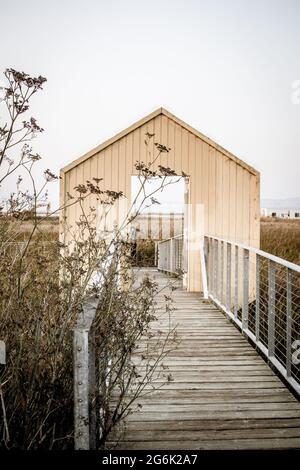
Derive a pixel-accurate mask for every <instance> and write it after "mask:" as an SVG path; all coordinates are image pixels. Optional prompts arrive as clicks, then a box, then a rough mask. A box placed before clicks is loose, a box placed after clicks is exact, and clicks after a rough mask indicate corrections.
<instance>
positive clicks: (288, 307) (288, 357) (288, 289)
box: [286, 269, 292, 377]
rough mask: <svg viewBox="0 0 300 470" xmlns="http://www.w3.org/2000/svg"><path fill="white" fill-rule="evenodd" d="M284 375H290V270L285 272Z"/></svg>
mask: <svg viewBox="0 0 300 470" xmlns="http://www.w3.org/2000/svg"><path fill="white" fill-rule="evenodd" d="M286 375H287V377H291V375H292V272H291V270H290V269H287V272H286Z"/></svg>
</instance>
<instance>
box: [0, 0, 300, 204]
mask: <svg viewBox="0 0 300 470" xmlns="http://www.w3.org/2000/svg"><path fill="white" fill-rule="evenodd" d="M0 4H1V28H0V44H1V55H0V66H1V67H0V68H1V70H4V69H5V68H6V67H14V68H16V69H21V70H24V71H25V72H28V73H30V74H42V75H44V76H46V77H47V79H48V83H47V84H46V85H45V89H44V91H43V92H42V93H41V94H40V95H37V97H36V99H35V101H34V106H33V111H32V113H33V115H34V116H35V117H36V118H38V121H39V123H40V124H41V125H42V127H44V128H45V133H44V134H43V135H42V136H41V137H40V138H39V140H38V141H36V142H35V149H36V150H37V151H39V152H41V153H42V154H43V156H44V160H43V161H42V162H41V168H51V169H52V170H54V171H57V170H58V169H59V168H60V167H61V166H63V165H65V164H66V163H68V162H70V161H71V160H73V159H75V158H76V157H78V156H80V155H81V154H82V153H84V152H86V151H88V150H90V149H91V148H92V147H94V146H95V145H97V144H99V143H100V142H102V141H103V140H105V139H107V138H108V137H110V136H112V135H114V134H115V133H116V132H118V131H120V130H122V129H123V128H124V127H126V126H128V125H130V124H131V123H132V122H134V121H136V120H137V119H139V118H141V117H143V116H144V115H146V114H148V113H150V112H151V111H153V110H154V109H156V108H157V107H159V106H164V107H165V108H167V109H168V110H170V111H171V112H173V113H174V114H176V115H177V116H178V117H180V118H181V119H183V120H185V121H187V122H188V123H189V124H191V125H192V126H193V127H196V128H197V129H199V130H200V131H201V132H203V133H204V134H206V135H207V136H209V137H211V138H212V139H214V140H216V141H217V142H218V143H219V144H221V145H222V146H224V147H225V148H227V149H228V150H230V151H232V152H233V153H235V154H236V155H237V156H239V157H240V158H242V159H243V160H245V161H246V162H248V163H249V164H251V165H253V166H254V167H256V168H257V169H258V170H260V171H261V173H262V187H261V195H262V197H263V198H284V197H297V196H300V190H299V175H300V163H299V157H300V132H299V126H300V99H298V98H300V93H299V95H298V94H297V92H298V89H300V82H299V83H297V82H296V81H297V80H300V55H299V44H300V27H299V24H300V1H299V0H280V1H279V0H226V1H225V0H151V1H145V0H138V1H137V0H126V1H124V0H123V1H118V0H110V1H107V0H106V1H104V0H85V1H77V0H72V1H71V0H59V1H58V0H51V1H47V2H46V1H37V0H27V1H20V0H14V1H13V2H4V1H3V0H0ZM293 84H294V86H295V87H296V89H294V90H293V88H292V87H293ZM293 92H294V95H292V94H293ZM298 102H299V103H298ZM50 195H51V198H52V200H53V201H55V202H56V201H57V199H58V198H57V195H58V185H53V186H52V188H51V192H50Z"/></svg>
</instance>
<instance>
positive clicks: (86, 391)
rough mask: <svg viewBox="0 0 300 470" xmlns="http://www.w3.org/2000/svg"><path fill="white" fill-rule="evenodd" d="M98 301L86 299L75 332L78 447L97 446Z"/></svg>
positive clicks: (75, 423) (75, 439) (88, 447)
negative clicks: (96, 321)
mask: <svg viewBox="0 0 300 470" xmlns="http://www.w3.org/2000/svg"><path fill="white" fill-rule="evenodd" d="M97 303H98V300H97V299H95V298H94V297H93V298H92V299H90V300H87V301H86V303H85V304H84V305H83V308H82V311H81V312H80V314H79V315H78V319H77V324H76V326H75V328H74V333H73V370H74V445H75V449H76V450H89V449H93V448H95V447H96V411H95V397H96V390H95V388H96V383H95V349H94V346H95V341H94V331H93V328H92V324H93V320H94V317H95V313H96V308H97Z"/></svg>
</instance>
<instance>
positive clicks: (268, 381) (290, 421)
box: [109, 271, 300, 450]
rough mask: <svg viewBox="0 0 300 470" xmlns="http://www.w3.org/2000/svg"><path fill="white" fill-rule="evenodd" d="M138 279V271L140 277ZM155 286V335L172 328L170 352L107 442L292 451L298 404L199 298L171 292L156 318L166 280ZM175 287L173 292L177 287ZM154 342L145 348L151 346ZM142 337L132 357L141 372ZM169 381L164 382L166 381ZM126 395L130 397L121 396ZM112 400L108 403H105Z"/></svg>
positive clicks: (297, 435)
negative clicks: (169, 306)
mask: <svg viewBox="0 0 300 470" xmlns="http://www.w3.org/2000/svg"><path fill="white" fill-rule="evenodd" d="M144 272H145V271H144ZM150 275H151V276H153V277H155V280H156V281H158V284H159V286H160V288H161V289H162V290H161V293H160V294H159V300H158V302H157V307H156V316H157V320H156V321H155V322H153V323H152V326H151V331H152V332H153V333H157V335H159V333H160V332H162V333H164V334H165V333H167V332H168V331H170V325H171V327H176V331H177V334H178V338H179V343H178V345H177V346H176V347H175V348H173V349H172V350H171V351H170V353H169V354H168V356H167V357H166V358H165V359H164V361H163V363H164V366H167V370H165V371H163V372H164V374H165V375H164V376H163V375H162V373H163V372H160V374H159V371H157V372H158V376H156V380H155V382H154V383H153V384H152V385H154V386H155V387H158V388H159V389H158V390H155V391H153V390H152V388H153V387H152V385H147V386H146V387H145V390H144V394H143V396H141V397H140V398H139V400H138V402H139V403H140V405H141V406H142V408H141V410H139V411H136V412H135V411H134V412H133V413H132V414H131V415H129V416H128V417H127V423H126V428H125V432H124V433H123V434H122V435H120V436H117V439H116V436H115V435H112V436H110V439H111V442H110V443H109V445H112V446H114V445H115V441H116V440H118V442H119V443H118V446H117V447H118V448H119V449H146V450H147V449H162V450H164V449H166V450H173V449H174V450H176V449H182V448H185V449H190V450H192V449H286V448H298V447H300V405H299V402H298V400H297V399H296V398H295V397H294V396H293V395H292V394H291V393H290V392H289V391H288V390H287V388H286V386H285V385H284V383H283V382H282V381H281V380H280V379H279V378H278V377H277V376H276V375H275V374H274V372H273V371H272V370H271V369H270V368H269V366H268V365H267V364H266V363H265V361H264V360H263V359H262V358H261V357H260V356H259V355H258V354H257V352H256V351H255V350H254V349H253V348H252V346H251V345H250V344H249V343H248V342H247V341H246V339H245V338H244V337H243V336H242V335H241V334H240V332H239V331H238V330H237V329H236V328H235V327H234V325H232V324H231V323H230V322H229V321H228V320H227V319H226V318H225V316H224V315H223V314H222V313H221V312H219V311H218V309H217V308H216V307H215V306H214V305H212V304H210V303H209V302H207V301H203V300H202V299H201V297H200V295H199V294H192V293H187V292H185V291H183V290H180V287H179V289H178V290H175V291H174V292H173V293H172V295H173V298H174V306H175V310H174V311H172V312H171V314H170V318H169V316H168V315H167V314H166V313H165V311H164V300H163V295H164V293H166V292H167V293H168V292H169V288H168V287H166V288H163V286H164V283H166V277H165V276H164V275H163V274H161V273H157V272H155V271H152V272H150ZM176 282H177V286H178V281H176ZM156 341H157V339H156V337H154V338H153V340H151V341H150V344H156ZM146 345H147V340H146V339H145V338H143V339H142V340H141V342H140V344H139V346H140V348H139V349H138V350H137V351H136V353H135V355H134V361H135V363H136V364H137V368H138V369H140V370H141V372H142V371H143V369H144V368H145V361H143V360H141V353H142V351H143V350H145V348H146ZM168 374H171V375H172V379H173V380H172V381H170V382H168V383H165V380H166V379H165V377H166V375H168ZM129 395H130V392H129ZM113 400H114V399H113Z"/></svg>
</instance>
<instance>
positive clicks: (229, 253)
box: [226, 243, 231, 312]
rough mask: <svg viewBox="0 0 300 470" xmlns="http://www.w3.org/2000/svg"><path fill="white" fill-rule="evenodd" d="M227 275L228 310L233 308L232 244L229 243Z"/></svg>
mask: <svg viewBox="0 0 300 470" xmlns="http://www.w3.org/2000/svg"><path fill="white" fill-rule="evenodd" d="M226 257H227V274H226V308H227V310H228V312H229V311H230V307H231V243H227V253H226Z"/></svg>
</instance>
